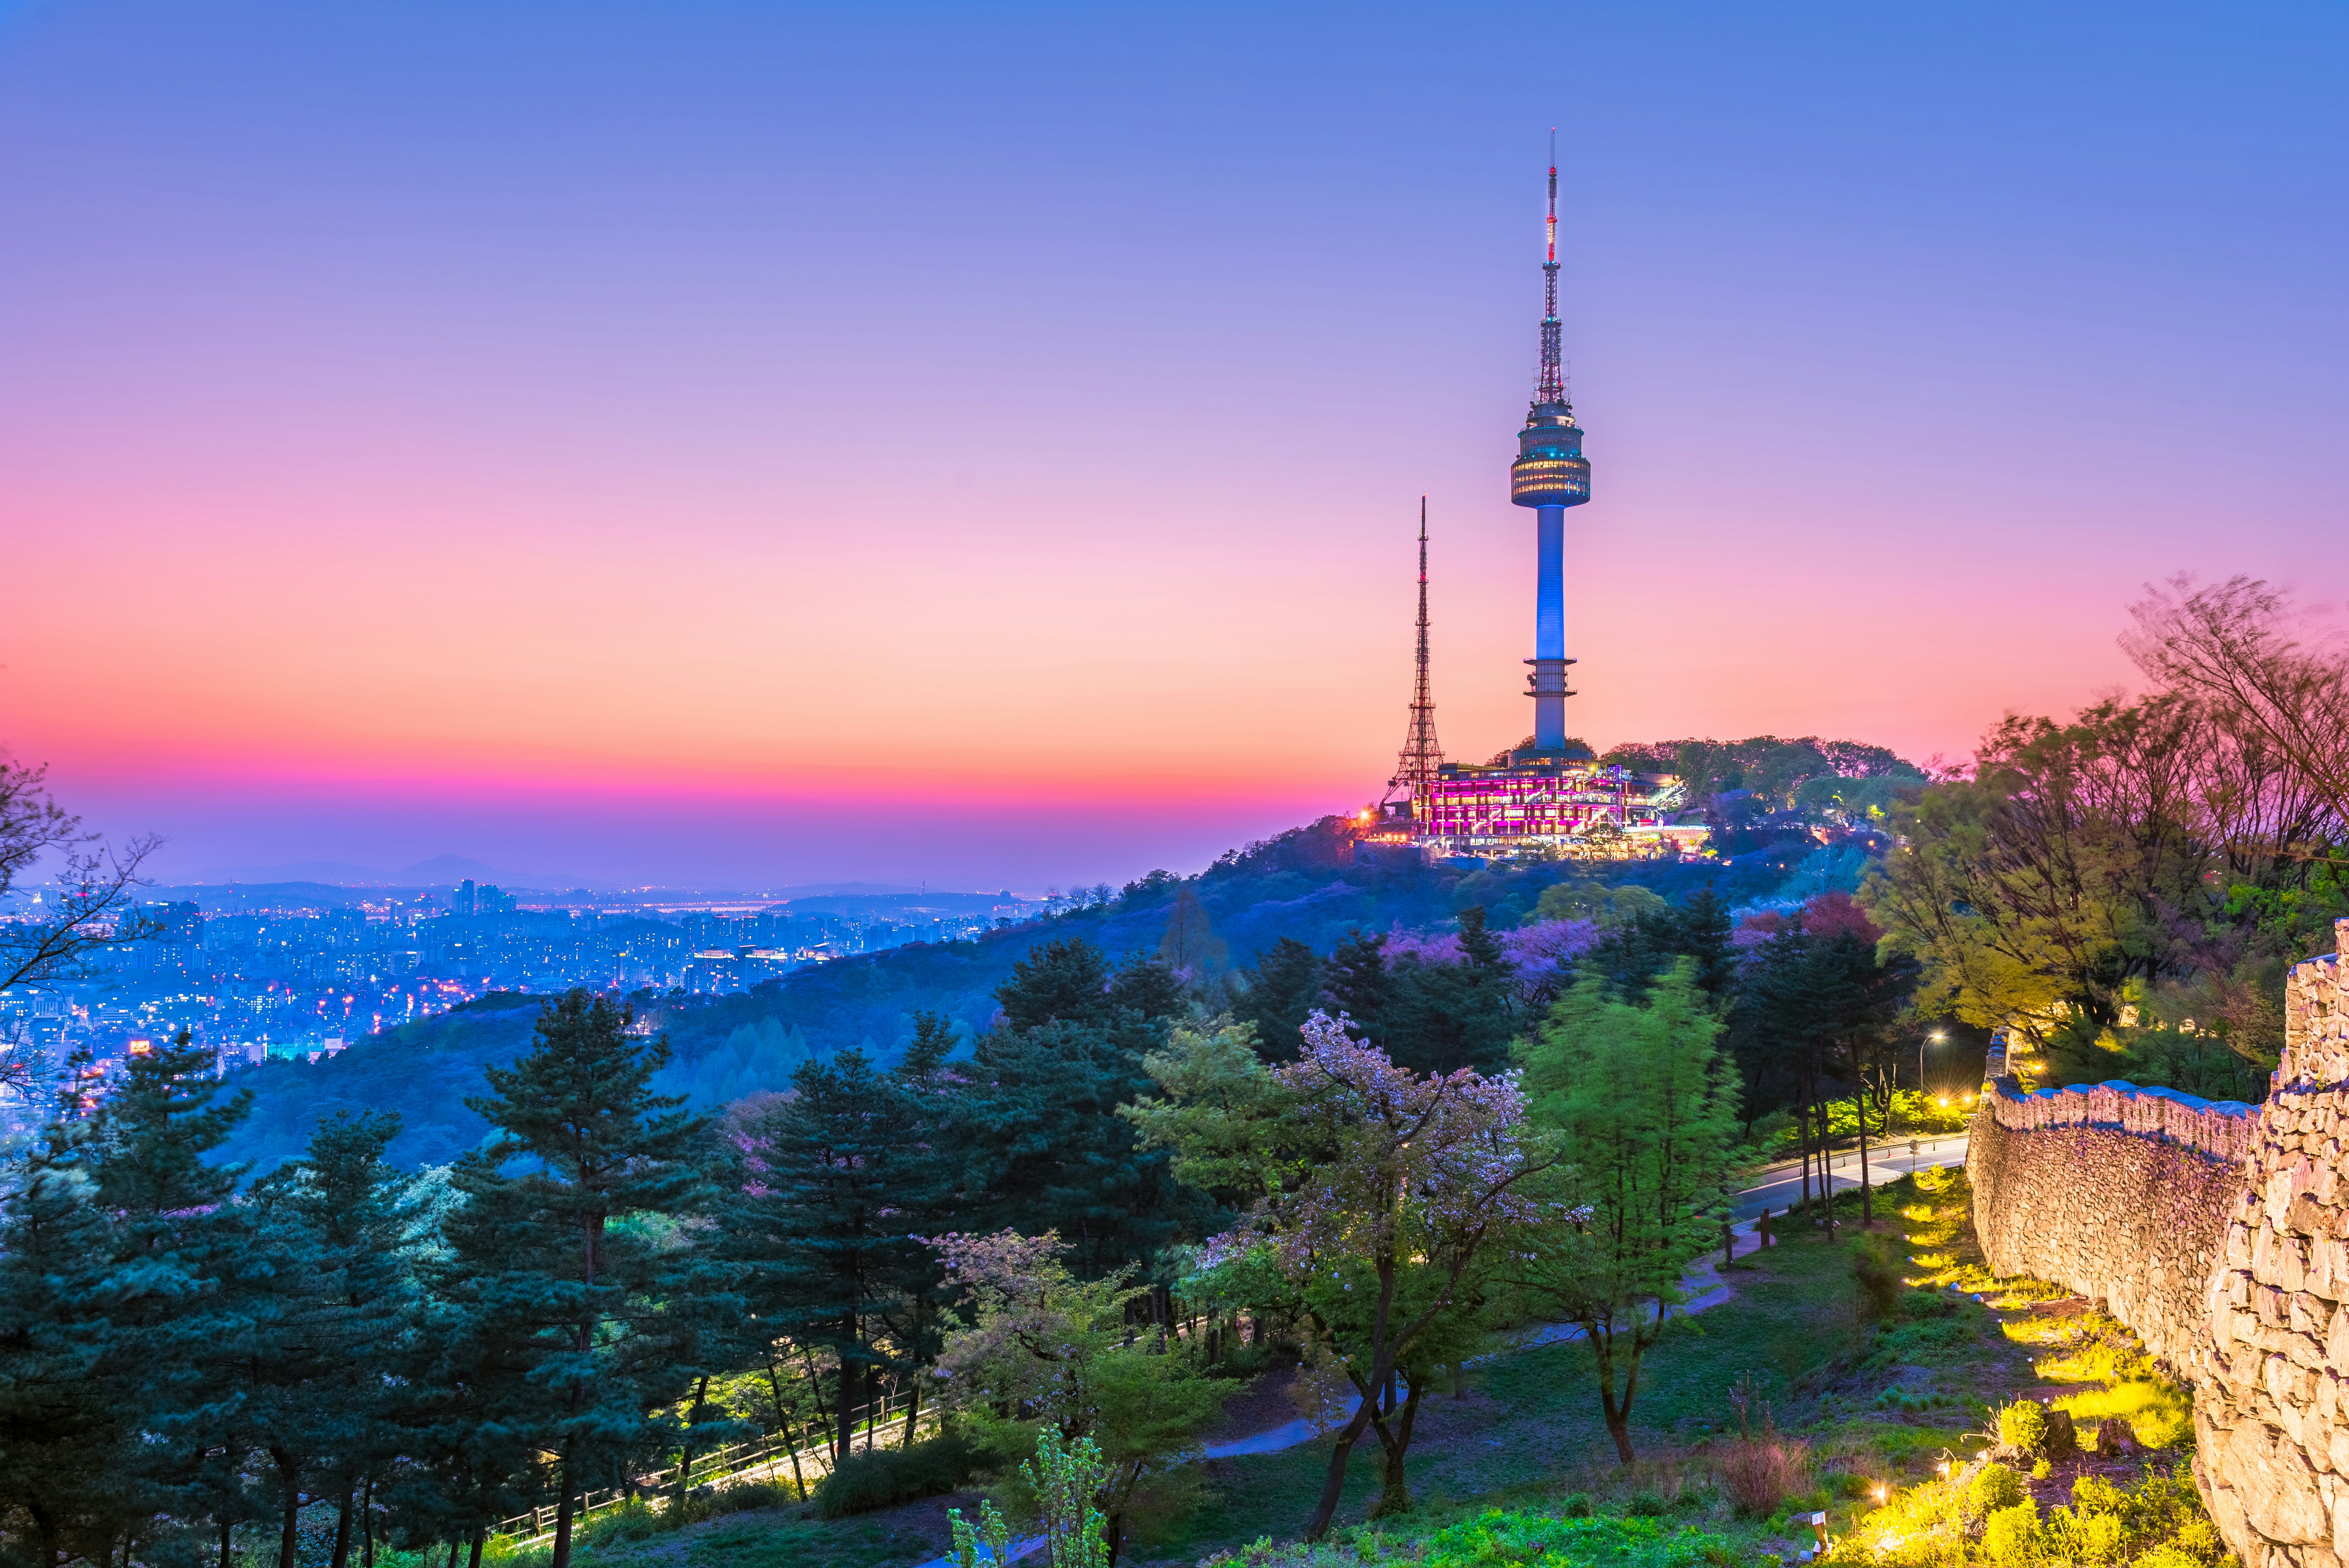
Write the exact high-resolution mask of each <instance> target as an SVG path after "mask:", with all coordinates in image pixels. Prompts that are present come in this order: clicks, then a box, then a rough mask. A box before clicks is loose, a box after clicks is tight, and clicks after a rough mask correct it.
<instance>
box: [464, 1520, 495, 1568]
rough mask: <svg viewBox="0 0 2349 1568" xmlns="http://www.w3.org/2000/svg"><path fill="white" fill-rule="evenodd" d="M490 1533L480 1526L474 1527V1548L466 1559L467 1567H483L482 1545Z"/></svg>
mask: <svg viewBox="0 0 2349 1568" xmlns="http://www.w3.org/2000/svg"><path fill="white" fill-rule="evenodd" d="M489 1533H490V1532H488V1531H487V1530H485V1529H482V1528H481V1527H480V1526H476V1527H475V1528H474V1530H473V1550H472V1552H471V1553H470V1554H468V1555H467V1557H466V1559H465V1568H481V1545H482V1543H483V1542H484V1541H486V1540H487V1539H488V1537H489Z"/></svg>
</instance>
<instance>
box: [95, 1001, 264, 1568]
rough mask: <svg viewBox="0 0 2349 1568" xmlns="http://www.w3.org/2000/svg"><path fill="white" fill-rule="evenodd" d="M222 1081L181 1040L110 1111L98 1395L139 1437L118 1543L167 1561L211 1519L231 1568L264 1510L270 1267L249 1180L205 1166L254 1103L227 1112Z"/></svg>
mask: <svg viewBox="0 0 2349 1568" xmlns="http://www.w3.org/2000/svg"><path fill="white" fill-rule="evenodd" d="M212 1070H213V1062H212V1056H211V1054H210V1053H209V1052H205V1051H201V1050H197V1049H194V1048H193V1047H191V1044H190V1037H189V1036H188V1035H187V1033H186V1032H185V1031H182V1032H181V1035H180V1036H179V1037H178V1038H176V1039H175V1040H173V1041H172V1043H171V1045H170V1046H169V1047H159V1048H156V1049H154V1050H151V1051H147V1052H142V1053H140V1054H137V1055H133V1056H132V1057H129V1061H128V1062H127V1064H126V1067H125V1070H124V1073H123V1076H122V1078H121V1079H120V1080H119V1082H118V1083H117V1084H116V1085H115V1087H114V1088H113V1090H112V1091H111V1092H110V1093H109V1095H108V1096H107V1097H106V1099H105V1100H104V1101H103V1103H102V1104H101V1105H100V1106H99V1107H98V1114H97V1116H96V1118H95V1137H96V1139H97V1141H98V1146H99V1147H100V1149H101V1150H102V1153H101V1156H100V1158H99V1161H98V1168H97V1172H96V1174H97V1187H98V1191H97V1202H98V1205H99V1207H100V1208H102V1209H103V1210H105V1211H107V1212H108V1214H109V1220H110V1222H111V1224H110V1226H109V1231H110V1233H109V1237H108V1244H107V1249H106V1253H105V1258H106V1264H107V1272H106V1277H105V1280H104V1282H103V1284H101V1285H100V1287H99V1288H100V1293H101V1295H102V1296H103V1297H104V1298H105V1299H106V1300H107V1311H108V1315H109V1332H108V1334H107V1336H106V1344H107V1354H106V1356H105V1357H104V1358H103V1360H102V1362H101V1364H100V1369H99V1380H100V1383H101V1385H102V1387H104V1389H105V1392H106V1397H107V1398H108V1399H109V1401H110V1402H111V1403H112V1404H113V1405H114V1406H115V1408H117V1410H118V1411H119V1412H120V1413H121V1415H122V1418H123V1419H124V1420H125V1422H126V1424H128V1423H133V1422H135V1423H136V1424H135V1427H134V1428H133V1429H134V1430H136V1431H137V1432H139V1433H140V1442H139V1445H138V1449H137V1458H136V1460H134V1461H133V1463H132V1464H131V1466H130V1467H129V1469H128V1470H127V1471H126V1472H124V1473H123V1475H122V1482H123V1484H122V1488H121V1491H120V1492H119V1496H118V1498H117V1500H116V1501H115V1503H114V1506H115V1507H116V1508H117V1509H119V1516H118V1521H117V1524H116V1529H117V1530H118V1531H119V1534H120V1536H121V1537H122V1538H124V1539H125V1540H127V1541H128V1542H132V1543H140V1542H144V1543H147V1544H148V1545H149V1546H150V1547H153V1548H157V1549H162V1542H163V1538H165V1537H167V1536H171V1535H179V1534H184V1533H185V1532H187V1531H188V1530H189V1529H190V1528H191V1523H190V1522H191V1521H193V1520H195V1519H201V1518H210V1519H211V1520H212V1522H213V1523H214V1525H215V1526H216V1528H217V1530H218V1532H219V1533H218V1537H217V1541H218V1545H219V1549H220V1553H221V1556H222V1558H223V1559H225V1558H226V1556H227V1554H228V1552H227V1547H228V1536H227V1532H228V1530H229V1528H230V1527H231V1526H232V1525H233V1524H234V1523H236V1522H240V1521H241V1520H243V1518H245V1517H246V1516H247V1513H248V1511H249V1508H250V1501H249V1500H248V1499H247V1497H246V1496H245V1494H244V1491H243V1483H242V1480H241V1479H240V1476H241V1469H242V1465H243V1459H244V1456H245V1454H246V1452H247V1451H248V1450H249V1448H250V1444H249V1442H248V1441H247V1440H246V1435H245V1432H244V1429H243V1424H242V1422H241V1420H240V1414H241V1404H242V1401H241V1398H240V1394H239V1387H238V1385H239V1383H240V1380H241V1377H242V1374H243V1363H244V1361H245V1359H246V1358H247V1357H248V1356H249V1354H250V1350H251V1346H252V1334H253V1323H252V1319H251V1317H250V1315H249V1311H248V1309H249V1306H250V1303H249V1300H248V1299H247V1296H246V1292H245V1284H246V1282H247V1281H249V1280H250V1279H251V1278H252V1277H253V1276H254V1273H255V1272H256V1271H257V1270H258V1269H259V1268H260V1267H261V1266H262V1264H261V1262H260V1260H258V1259H257V1258H256V1257H255V1255H254V1237H253V1233H252V1226H251V1224H250V1218H251V1216H250V1215H249V1214H248V1213H247V1212H245V1211H244V1210H243V1208H242V1207H241V1206H239V1205H237V1204H235V1203H233V1202H231V1201H230V1200H231V1198H232V1196H233V1193H234V1191H235V1189H236V1185H237V1182H238V1181H240V1180H241V1179H242V1177H243V1168H242V1167H238V1166H220V1165H213V1164H212V1163H210V1161H208V1159H207V1156H209V1155H210V1154H211V1153H212V1150H216V1149H218V1148H219V1147H220V1146H221V1145H222V1143H223V1142H224V1141H225V1140H227V1138H228V1136H229V1134H230V1133H231V1132H232V1131H233V1130H234V1129H235V1127H236V1125H237V1124H238V1123H239V1122H240V1121H242V1120H243V1118H244V1116H245V1114H246V1112H247V1111H248V1109H250V1105H251V1099H252V1096H251V1093H250V1091H240V1092H238V1093H237V1094H235V1095H233V1096H229V1097H227V1098H226V1099H222V1095H221V1088H220V1085H219V1083H218V1082H217V1081H216V1080H215V1079H214V1078H213V1077H212Z"/></svg>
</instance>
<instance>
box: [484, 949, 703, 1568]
mask: <svg viewBox="0 0 2349 1568" xmlns="http://www.w3.org/2000/svg"><path fill="white" fill-rule="evenodd" d="M633 1022H634V1018H633V1016H632V1015H631V1014H629V1013H628V1012H626V1011H625V1010H623V1009H622V1008H620V1007H616V1006H613V1005H612V1003H610V1002H609V1001H607V1000H605V999H604V998H602V997H600V996H591V995H589V994H588V993H587V992H585V991H584V990H574V991H571V992H569V993H567V994H566V995H564V996H563V997H561V998H560V999H559V1000H557V1001H554V1002H550V1003H548V1004H547V1005H546V1006H545V1007H544V1008H543V1010H542V1012H541V1013H540V1016H539V1019H538V1026H537V1030H536V1036H535V1038H534V1039H533V1045H532V1049H531V1051H530V1054H529V1055H527V1056H525V1057H523V1058H522V1060H521V1061H519V1062H517V1063H516V1064H515V1065H514V1066H513V1067H512V1068H489V1069H488V1075H487V1076H488V1078H489V1084H490V1088H491V1090H492V1093H491V1094H490V1095H488V1096H486V1097H482V1098H479V1099H469V1100H468V1101H467V1102H466V1104H467V1105H468V1107H470V1108H471V1109H472V1110H473V1111H475V1112H476V1113H477V1114H479V1115H480V1116H481V1117H483V1118H484V1119H487V1120H488V1121H489V1122H490V1123H491V1125H492V1126H493V1127H495V1128H496V1129H497V1130H498V1132H499V1136H498V1138H497V1139H496V1140H494V1141H493V1142H492V1143H491V1144H490V1145H489V1146H488V1147H487V1148H486V1149H483V1150H479V1151H477V1152H475V1153H473V1154H470V1155H468V1156H466V1157H465V1158H464V1159H463V1160H462V1161H460V1162H459V1164H458V1167H457V1171H456V1174H455V1180H456V1184H457V1186H458V1187H459V1189H460V1191H462V1192H463V1193H464V1196H465V1202H464V1206H463V1208H462V1209H461V1210H460V1212H459V1213H458V1214H457V1215H456V1216H453V1217H452V1219H451V1221H450V1227H449V1230H450V1243H451V1244H452V1246H453V1247H454V1249H455V1251H456V1253H458V1256H459V1259H460V1263H461V1264H462V1265H463V1266H465V1267H466V1268H467V1269H469V1270H470V1271H471V1274H472V1276H473V1277H472V1282H471V1284H469V1285H468V1286H467V1287H466V1288H465V1291H464V1295H463V1297H462V1305H464V1306H465V1307H466V1308H467V1309H468V1311H469V1313H470V1315H472V1316H473V1317H475V1318H476V1319H477V1322H476V1324H475V1326H474V1332H475V1333H476V1334H477V1335H478V1336H481V1338H482V1339H483V1340H484V1342H485V1344H486V1345H487V1346H490V1347H492V1355H491V1356H490V1357H489V1360H490V1362H491V1364H492V1365H501V1364H502V1365H507V1366H511V1364H512V1355H513V1350H512V1347H513V1346H516V1345H517V1342H520V1344H521V1345H523V1346H526V1348H527V1351H528V1353H529V1354H530V1356H531V1357H532V1361H531V1364H530V1366H529V1367H528V1369H527V1374H526V1376H527V1379H528V1387H529V1388H530V1389H531V1390H532V1392H533V1395H534V1400H533V1403H532V1404H531V1405H529V1406H526V1407H524V1408H511V1409H510V1408H504V1407H502V1406H501V1407H498V1408H492V1409H488V1410H485V1411H483V1412H482V1414H483V1416H484V1418H487V1419H490V1420H495V1421H511V1422H514V1423H516V1424H518V1425H521V1426H523V1428H524V1429H527V1430H528V1431H529V1432H530V1434H531V1440H532V1441H533V1442H535V1443H537V1444H539V1445H540V1446H541V1447H543V1449H547V1450H549V1451H551V1452H553V1453H554V1455H555V1456H556V1460H555V1469H556V1483H557V1486H558V1488H559V1493H558V1502H557V1507H556V1514H555V1532H554V1554H553V1558H552V1563H551V1568H568V1565H569V1563H570V1560H571V1543H572V1525H573V1522H574V1505H575V1503H576V1501H577V1499H578V1497H579V1494H580V1493H581V1492H582V1491H585V1490H586V1489H587V1488H589V1487H592V1486H596V1485H609V1484H612V1483H613V1482H614V1481H615V1480H617V1479H619V1478H620V1476H621V1475H622V1474H623V1473H625V1471H626V1468H627V1466H628V1464H629V1462H630V1461H631V1460H632V1459H633V1458H634V1457H636V1455H637V1454H638V1453H640V1452H641V1451H642V1450H643V1449H646V1448H647V1446H648V1445H650V1444H651V1443H652V1442H653V1441H654V1440H655V1439H656V1438H657V1436H658V1435H659V1433H660V1430H661V1429H660V1427H659V1425H658V1423H657V1421H656V1420H655V1419H654V1418H653V1414H652V1413H653V1412H654V1411H656V1410H657V1409H658V1408H661V1407H664V1406H667V1405H670V1404H673V1403H675V1402H676V1401H677V1400H678V1398H679V1397H680V1396H681V1395H682V1394H683V1393H684V1392H685V1391H686V1389H688V1387H691V1386H692V1383H693V1379H694V1378H695V1377H698V1376H699V1375H700V1373H701V1372H702V1371H704V1370H706V1368H705V1367H700V1366H698V1365H697V1364H696V1362H695V1361H694V1360H693V1358H692V1357H693V1356H694V1354H695V1353H696V1352H697V1351H698V1349H699V1348H700V1340H701V1334H700V1326H699V1325H698V1324H696V1323H693V1322H689V1321H685V1320H683V1319H681V1317H680V1315H678V1314H676V1313H674V1312H672V1311H670V1310H668V1307H669V1305H670V1304H671V1301H672V1298H675V1299H680V1300H681V1299H689V1298H690V1294H691V1293H689V1292H688V1291H687V1290H685V1289H683V1288H682V1286H683V1284H684V1281H683V1280H682V1279H681V1277H680V1276H681V1275H682V1274H685V1273H686V1271H688V1269H689V1268H690V1267H691V1266H692V1264H694V1262H695V1260H694V1259H693V1258H692V1257H691V1255H690V1253H689V1250H687V1249H674V1250H673V1249H671V1248H669V1247H668V1246H667V1245H665V1244H664V1242H663V1240H662V1238H661V1236H660V1235H659V1233H658V1230H659V1227H660V1225H661V1222H665V1221H673V1220H675V1219H678V1218H680V1217H683V1216H686V1215H688V1214H691V1213H693V1212H696V1211H697V1210H698V1208H699V1207H700V1206H701V1205H702V1203H703V1201H704V1199H705V1197H706V1192H705V1183H704V1172H703V1171H702V1169H701V1167H700V1165H699V1164H698V1161H697V1154H698V1145H697V1140H698V1139H699V1137H700V1135H701V1133H702V1130H703V1128H704V1124H703V1123H702V1122H701V1121H699V1120H698V1119H695V1118H692V1117H690V1116H688V1115H687V1114H685V1113H684V1112H683V1110H682V1109H680V1108H681V1107H682V1105H683V1104H684V1100H683V1098H682V1097H680V1096H667V1095H657V1094H655V1093H654V1092H653V1091H652V1088H651V1084H652V1078H653V1075H654V1074H656V1073H657V1072H658V1071H659V1070H660V1069H661V1068H664V1067H666V1066H667V1064H668V1060H669V1049H668V1043H667V1040H666V1039H655V1040H650V1041H647V1040H642V1039H639V1038H637V1037H635V1036H634V1035H633V1034H632V1033H631V1026H632V1024H633ZM515 1161H528V1164H527V1165H526V1166H525V1168H524V1169H523V1170H522V1171H520V1172H510V1171H508V1170H507V1167H508V1166H509V1165H512V1163H514V1162H515ZM467 1447H468V1449H469V1451H478V1445H467ZM485 1491H486V1489H485ZM478 1525H479V1522H477V1525H476V1528H478Z"/></svg>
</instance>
